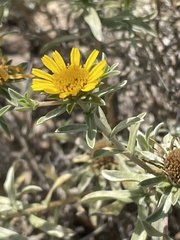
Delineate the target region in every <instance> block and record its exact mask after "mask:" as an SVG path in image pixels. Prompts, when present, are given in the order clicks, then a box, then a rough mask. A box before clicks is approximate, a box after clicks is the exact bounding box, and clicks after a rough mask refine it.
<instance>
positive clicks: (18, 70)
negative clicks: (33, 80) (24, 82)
mask: <svg viewBox="0 0 180 240" xmlns="http://www.w3.org/2000/svg"><path fill="white" fill-rule="evenodd" d="M11 62H12V61H11V60H9V59H8V57H7V56H2V55H0V85H3V84H4V83H5V82H7V81H13V80H19V79H23V78H25V77H29V75H28V74H25V72H24V70H23V68H22V66H21V64H20V65H17V66H14V65H12V64H11Z"/></svg>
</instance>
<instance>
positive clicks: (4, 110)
mask: <svg viewBox="0 0 180 240" xmlns="http://www.w3.org/2000/svg"><path fill="white" fill-rule="evenodd" d="M10 108H11V105H6V106H4V107H2V108H1V109H0V116H2V115H3V114H5V113H6V112H7V111H8V110H9V109H10Z"/></svg>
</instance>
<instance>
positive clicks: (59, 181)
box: [44, 173, 72, 205]
mask: <svg viewBox="0 0 180 240" xmlns="http://www.w3.org/2000/svg"><path fill="white" fill-rule="evenodd" d="M71 176H72V175H71V174H70V173H66V174H64V175H61V176H60V177H58V178H57V179H56V181H55V182H54V184H53V186H52V187H51V189H50V191H49V192H48V194H47V196H46V198H45V200H44V203H45V204H47V205H48V204H49V202H50V200H51V197H52V194H53V192H54V191H55V190H56V189H57V188H58V187H59V186H61V185H62V184H63V183H64V182H66V181H67V180H68V179H69V178H70V177H71Z"/></svg>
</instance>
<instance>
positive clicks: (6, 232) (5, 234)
mask: <svg viewBox="0 0 180 240" xmlns="http://www.w3.org/2000/svg"><path fill="white" fill-rule="evenodd" d="M0 240H27V238H25V237H23V236H20V235H19V234H18V233H16V232H14V231H12V230H10V229H7V228H3V227H0Z"/></svg>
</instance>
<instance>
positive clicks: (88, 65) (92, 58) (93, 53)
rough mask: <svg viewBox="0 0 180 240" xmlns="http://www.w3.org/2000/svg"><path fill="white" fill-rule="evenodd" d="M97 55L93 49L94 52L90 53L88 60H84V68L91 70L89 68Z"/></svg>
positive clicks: (97, 52) (96, 51)
mask: <svg viewBox="0 0 180 240" xmlns="http://www.w3.org/2000/svg"><path fill="white" fill-rule="evenodd" d="M98 54H99V51H98V50H96V49H95V50H94V51H92V53H91V54H90V55H89V57H88V59H87V60H86V62H85V64H84V68H86V69H87V70H89V69H90V68H91V66H92V65H93V63H94V61H95V60H96V58H97V56H98Z"/></svg>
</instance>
